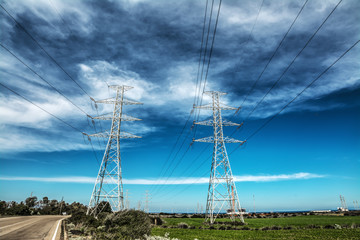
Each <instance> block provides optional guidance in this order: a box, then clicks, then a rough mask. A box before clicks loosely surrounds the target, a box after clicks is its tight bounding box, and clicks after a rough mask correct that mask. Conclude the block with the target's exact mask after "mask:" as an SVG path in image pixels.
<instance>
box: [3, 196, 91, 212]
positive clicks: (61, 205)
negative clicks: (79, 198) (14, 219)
mask: <svg viewBox="0 0 360 240" xmlns="http://www.w3.org/2000/svg"><path fill="white" fill-rule="evenodd" d="M86 209H87V207H86V206H85V205H83V204H81V203H78V202H73V203H71V204H69V203H66V202H65V201H58V200H55V199H53V200H49V198H48V197H43V198H42V199H38V198H37V197H36V196H31V197H28V198H26V199H25V201H21V202H20V203H18V202H15V201H9V202H6V201H1V200H0V215H2V216H4V215H9V216H11V215H19V216H27V215H59V214H63V213H66V214H72V213H75V212H86Z"/></svg>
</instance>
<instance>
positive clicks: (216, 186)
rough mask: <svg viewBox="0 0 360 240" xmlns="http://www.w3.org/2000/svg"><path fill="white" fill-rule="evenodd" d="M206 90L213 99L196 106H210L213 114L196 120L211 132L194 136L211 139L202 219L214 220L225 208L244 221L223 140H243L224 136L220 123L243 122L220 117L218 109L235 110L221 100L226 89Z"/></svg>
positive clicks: (202, 139) (225, 141) (204, 140)
mask: <svg viewBox="0 0 360 240" xmlns="http://www.w3.org/2000/svg"><path fill="white" fill-rule="evenodd" d="M205 94H207V95H210V96H211V98H212V103H210V104H207V105H203V106H196V108H201V109H208V110H212V112H213V118H212V119H210V120H206V121H202V122H197V123H195V124H198V125H205V126H213V130H214V136H211V137H206V138H201V139H197V140H193V141H195V142H208V143H214V148H213V155H212V164H211V172H210V180H209V189H208V196H207V202H206V217H205V221H208V220H209V221H210V224H213V223H214V221H215V219H216V218H217V217H218V215H219V214H220V213H221V211H224V210H226V212H227V214H229V215H230V218H231V220H232V221H235V219H236V218H237V217H238V218H240V220H241V222H244V218H243V215H242V211H241V207H240V202H239V198H238V194H237V191H236V187H235V183H234V178H233V175H232V172H231V167H230V162H229V158H228V155H227V152H226V147H225V143H241V144H242V143H244V141H240V140H236V139H233V138H230V137H224V135H223V126H238V127H240V126H241V125H242V124H238V123H233V122H230V121H227V120H223V119H222V117H221V110H237V108H234V107H230V106H226V105H225V104H223V103H221V102H220V96H222V95H225V94H226V93H223V92H217V91H208V92H205Z"/></svg>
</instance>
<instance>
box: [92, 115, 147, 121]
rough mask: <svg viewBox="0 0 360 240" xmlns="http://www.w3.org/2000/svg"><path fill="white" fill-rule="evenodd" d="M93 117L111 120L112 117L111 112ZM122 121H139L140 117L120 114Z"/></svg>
mask: <svg viewBox="0 0 360 240" xmlns="http://www.w3.org/2000/svg"><path fill="white" fill-rule="evenodd" d="M93 119H101V120H112V119H113V113H106V114H103V115H100V116H97V117H93ZM121 120H122V121H141V119H140V118H135V117H132V116H129V115H126V114H122V115H121Z"/></svg>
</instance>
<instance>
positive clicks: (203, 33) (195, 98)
mask: <svg viewBox="0 0 360 240" xmlns="http://www.w3.org/2000/svg"><path fill="white" fill-rule="evenodd" d="M213 5H214V0H212V5H211V13H210V17H209V25H208V31H207V37H206V44H205V49H204V60H203V67H202V71H201V78H200V82H199V75H200V65H201V59H202V52H203V51H202V49H203V44H204V35H205V26H206V24H205V23H206V19H207V8H208V0H207V1H206V6H205V13H204V21H203V30H202V36H201V45H200V54H199V55H200V56H199V64H198V71H197V78H196V87H195V96H194V103H193V105H194V106H195V103H196V102H197V101H198V95H200V89H201V82H202V74H203V68H204V64H205V56H206V49H207V45H208V39H209V33H210V25H211V18H212V11H213ZM198 85H199V87H198ZM198 89H199V90H198ZM198 91H199V92H198ZM193 113H194V109H192V110H191V112H190V114H189V117H188V119H187V120H186V122H185V125H184V127H183V128H182V130H181V133H180V135H178V138H177V140H176V142H175V144H174V145H173V147H172V149H171V151H170V154H169V156H168V158H167V160H166V161H165V163H164V165H163V167H162V169H161V172H160V174H159V176H158V178H159V177H161V175H162V173H163V169H165V166H166V164H167V163H168V162H169V161H170V158H171V155H172V154H173V152H174V151H175V148H176V145H177V144H178V142H179V140H180V137H181V136H182V134H183V132H184V130H185V128H186V126H187V124H188V122H189V120H190V117H191V116H192V114H193ZM189 134H190V131H189V132H188V134H187V135H186V136H185V137H184V140H183V141H182V143H181V145H180V147H179V149H178V151H177V152H176V154H175V156H174V157H173V159H172V161H171V162H170V164H169V166H168V167H167V169H166V170H165V172H164V173H163V176H164V175H165V174H166V173H167V172H168V170H169V168H170V167H171V166H172V164H173V163H174V161H175V159H176V157H177V155H178V154H179V152H180V150H181V148H182V147H183V145H184V143H185V141H186V139H187V137H188V136H189ZM187 152H188V150H187V151H186V152H185V154H186V153H187ZM185 154H184V155H185ZM184 155H183V156H184ZM178 162H179V161H178ZM176 165H178V163H177V164H176ZM154 188H155V189H156V190H157V188H158V185H156V186H155V187H154ZM155 189H154V190H155ZM157 191H158V190H157Z"/></svg>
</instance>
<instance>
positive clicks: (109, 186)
mask: <svg viewBox="0 0 360 240" xmlns="http://www.w3.org/2000/svg"><path fill="white" fill-rule="evenodd" d="M109 88H111V89H113V90H115V91H116V97H115V98H110V99H105V100H99V101H95V103H107V104H114V111H113V113H109V114H105V115H102V116H98V117H94V119H102V120H112V122H111V129H110V133H109V132H103V133H96V134H91V135H89V136H90V137H104V138H108V139H109V140H108V142H107V146H106V149H105V153H104V157H103V159H102V162H101V165H100V169H99V173H98V176H97V178H96V182H95V186H94V190H93V192H92V195H91V198H90V203H89V206H88V210H87V214H88V215H89V214H90V215H94V216H97V214H99V213H100V212H101V211H102V210H103V209H102V208H104V207H105V204H103V205H101V204H100V203H101V202H103V201H105V202H108V203H109V204H110V206H111V208H112V210H113V211H114V212H117V211H120V210H122V209H124V208H125V206H124V199H123V198H124V197H123V184H122V170H121V157H120V139H121V138H140V137H139V136H135V135H133V134H130V133H128V132H124V131H121V122H122V121H138V120H140V119H138V118H134V117H131V116H128V115H125V114H123V106H124V105H135V104H142V103H140V102H135V101H132V100H128V99H125V98H124V93H125V91H127V90H129V89H131V88H133V87H129V86H109Z"/></svg>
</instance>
